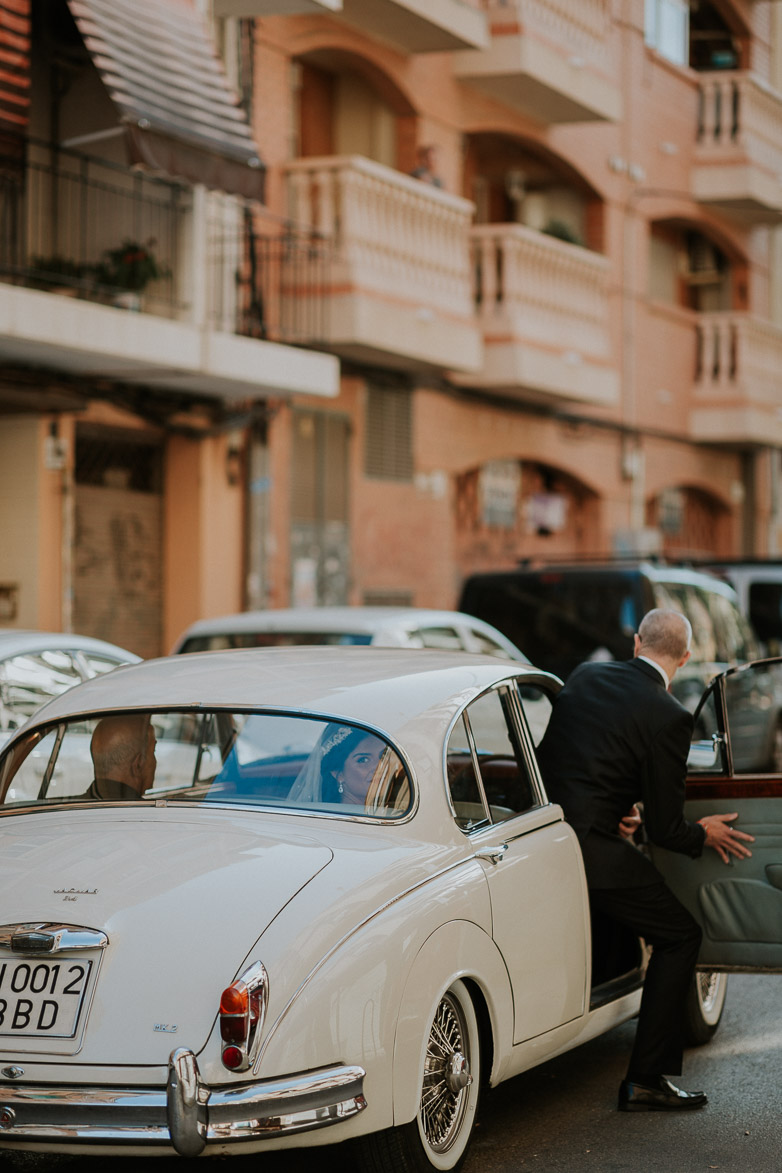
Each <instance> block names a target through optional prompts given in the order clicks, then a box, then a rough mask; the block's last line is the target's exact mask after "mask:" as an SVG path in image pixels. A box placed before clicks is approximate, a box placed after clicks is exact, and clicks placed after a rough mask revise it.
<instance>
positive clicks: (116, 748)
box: [90, 713, 157, 795]
mask: <svg viewBox="0 0 782 1173" xmlns="http://www.w3.org/2000/svg"><path fill="white" fill-rule="evenodd" d="M90 753H91V754H92V761H93V765H94V767H95V777H96V778H112V779H113V780H114V781H116V782H124V783H125V785H127V786H131V787H132V788H133V789H134V790H136V791H138V793H139V795H142V794H143V793H144V791H145V790H147V788H148V787H149V786H151V785H152V781H153V779H154V777H155V766H156V765H157V763H156V761H155V734H154V730H153V729H152V725H151V724H150V720H149V717H147V716H145V715H144V714H138V713H127V714H123V715H122V716H118V717H104V718H103V719H102V720H101V721H99V722H98V724H97V725H96V726H95V731H94V732H93V734H92V741H91V742H90Z"/></svg>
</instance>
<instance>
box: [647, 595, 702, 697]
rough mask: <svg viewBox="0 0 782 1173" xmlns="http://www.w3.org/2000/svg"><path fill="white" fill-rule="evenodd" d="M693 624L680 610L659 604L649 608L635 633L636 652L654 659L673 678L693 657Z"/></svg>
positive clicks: (669, 677) (670, 678)
mask: <svg viewBox="0 0 782 1173" xmlns="http://www.w3.org/2000/svg"><path fill="white" fill-rule="evenodd" d="M691 638H692V627H691V626H690V621H689V619H688V618H687V617H686V615H682V613H681V611H674V610H673V609H671V610H665V609H663V608H662V607H657V608H655V609H654V610H653V611H647V613H646V614H645V615H644V617H643V619H642V620H641V625H640V627H639V628H638V634H637V635H636V637H635V655H636V656H646V657H647V658H648V659H650V660H654V661H655V662H656V663H658V664H659V665H660V667H661V668H663V669H664V671H665V672H666V673H667V675H668V679H669V680H673V677H674V675H675V673H676V669H677V668H681V667H682V665H683V664H686V663H687V661H688V660H689V658H690V640H691Z"/></svg>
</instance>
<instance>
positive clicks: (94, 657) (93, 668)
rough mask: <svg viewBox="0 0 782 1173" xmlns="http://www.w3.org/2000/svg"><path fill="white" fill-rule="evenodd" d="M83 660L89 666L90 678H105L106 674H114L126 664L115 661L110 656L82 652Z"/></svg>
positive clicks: (121, 661)
mask: <svg viewBox="0 0 782 1173" xmlns="http://www.w3.org/2000/svg"><path fill="white" fill-rule="evenodd" d="M79 654H80V656H81V659H82V660H83V661H84V663H85V664H86V666H87V672H88V674H89V675H90V676H103V675H104V674H105V673H106V672H113V671H114V669H115V668H118V667H119V665H120V664H124V663H125V661H124V660H115V659H112V658H111V657H110V656H104V655H100V654H99V653H98V654H96V653H95V652H80V653H79Z"/></svg>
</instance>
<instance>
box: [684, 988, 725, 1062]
mask: <svg viewBox="0 0 782 1173" xmlns="http://www.w3.org/2000/svg"><path fill="white" fill-rule="evenodd" d="M727 992H728V975H727V974H726V973H716V972H715V971H714V970H704V971H703V972H698V973H696V974H695V976H694V977H693V979H692V985H691V986H690V992H689V994H688V995H687V1006H686V1009H685V1017H684V1037H685V1041H686V1043H687V1046H689V1047H700V1046H702V1045H703V1044H704V1043H708V1042H709V1040H710V1039H711V1038H712V1037H713V1036H714V1032H715V1031H716V1029H717V1027H718V1026H719V1024H720V1019H721V1018H722V1011H723V1010H724V1009H725V996H726V994H727Z"/></svg>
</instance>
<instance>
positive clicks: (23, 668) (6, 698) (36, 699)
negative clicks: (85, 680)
mask: <svg viewBox="0 0 782 1173" xmlns="http://www.w3.org/2000/svg"><path fill="white" fill-rule="evenodd" d="M81 680H82V675H81V673H80V672H79V670H78V668H77V666H76V665H75V664H74V662H73V659H72V658H71V655H70V653H69V652H63V651H45V652H39V653H37V654H36V655H23V656H12V657H11V658H10V659H8V660H6V662H5V664H4V665H3V677H2V681H1V682H0V689H1V691H2V706H0V711H1V712H2V722H3V728H4V729H5V730H13V729H18V728H19V726H20V725H23V724H24V722H25V721H26V720H27V718H28V717H31V716H32V715H33V713H34V712H36V710H37V709H40V707H41V705H43V704H45V702H46V701H48V700H51V699H52V697H55V696H59V695H60V693H61V692H65V691H66V690H67V689H69V688H73V686H74V685H75V684H81Z"/></svg>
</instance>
